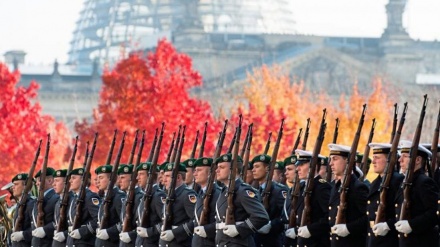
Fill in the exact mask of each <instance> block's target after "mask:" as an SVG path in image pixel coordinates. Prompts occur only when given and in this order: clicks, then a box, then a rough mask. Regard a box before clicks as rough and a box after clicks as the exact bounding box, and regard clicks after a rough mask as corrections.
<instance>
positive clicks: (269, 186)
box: [262, 118, 284, 211]
mask: <svg viewBox="0 0 440 247" xmlns="http://www.w3.org/2000/svg"><path fill="white" fill-rule="evenodd" d="M283 125H284V118H283V119H281V125H280V129H279V131H278V136H277V142H276V143H275V147H274V148H273V152H272V157H271V159H270V163H269V172H268V173H267V176H266V187H265V188H264V191H263V195H262V197H263V205H264V208H265V209H266V211H267V210H269V206H270V205H269V201H270V192H271V191H272V178H273V172H274V170H275V164H276V163H277V157H278V150H279V149H280V144H281V138H282V137H283Z"/></svg>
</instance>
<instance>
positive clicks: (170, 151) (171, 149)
mask: <svg viewBox="0 0 440 247" xmlns="http://www.w3.org/2000/svg"><path fill="white" fill-rule="evenodd" d="M179 130H180V126H179ZM175 137H176V132H173V139H172V141H171V145H170V149H169V150H168V154H167V158H166V159H165V163H168V162H170V160H171V153H172V152H173V148H174V141H175V139H174V138H175Z"/></svg>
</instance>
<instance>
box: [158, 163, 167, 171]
mask: <svg viewBox="0 0 440 247" xmlns="http://www.w3.org/2000/svg"><path fill="white" fill-rule="evenodd" d="M167 164H168V162H163V163H162V164H160V166H159V171H163V170H165V166H166V165H167Z"/></svg>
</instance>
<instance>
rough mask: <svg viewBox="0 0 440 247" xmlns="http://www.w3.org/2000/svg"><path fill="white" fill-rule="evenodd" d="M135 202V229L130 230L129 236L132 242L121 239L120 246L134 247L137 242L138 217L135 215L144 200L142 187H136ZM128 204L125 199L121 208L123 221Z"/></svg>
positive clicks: (133, 218)
mask: <svg viewBox="0 0 440 247" xmlns="http://www.w3.org/2000/svg"><path fill="white" fill-rule="evenodd" d="M134 193H135V195H134V203H133V210H132V211H133V216H132V218H131V219H132V221H131V224H132V226H133V230H131V231H129V232H128V236H129V237H130V239H131V242H130V243H125V242H123V241H119V247H134V246H135V242H136V236H137V235H136V217H135V214H136V212H135V210H136V209H137V208H138V207H139V203H140V202H141V200H142V197H143V196H144V194H145V193H144V192H143V191H142V189H141V188H140V187H136V188H135V189H134ZM126 206H127V201H125V202H124V203H123V205H122V209H121V222H124V219H125V212H126V211H125V207H126Z"/></svg>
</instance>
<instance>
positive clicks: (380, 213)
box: [374, 103, 408, 224]
mask: <svg viewBox="0 0 440 247" xmlns="http://www.w3.org/2000/svg"><path fill="white" fill-rule="evenodd" d="M407 109H408V103H405V104H404V106H403V112H402V116H401V117H400V122H399V127H398V128H397V131H396V133H395V135H394V140H393V142H392V143H391V149H390V153H389V154H388V160H387V165H386V166H385V170H384V176H383V178H382V183H381V184H380V195H379V205H378V207H377V211H376V219H375V220H374V222H375V224H377V223H380V222H385V221H386V217H385V216H386V215H385V211H386V208H387V207H388V206H390V205H387V204H386V202H387V197H388V189H389V186H390V182H391V176H392V175H393V172H394V166H395V165H396V163H397V162H398V156H397V150H398V148H399V141H400V135H401V134H402V128H403V124H404V123H405V117H406V111H407ZM391 206H392V205H391Z"/></svg>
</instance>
